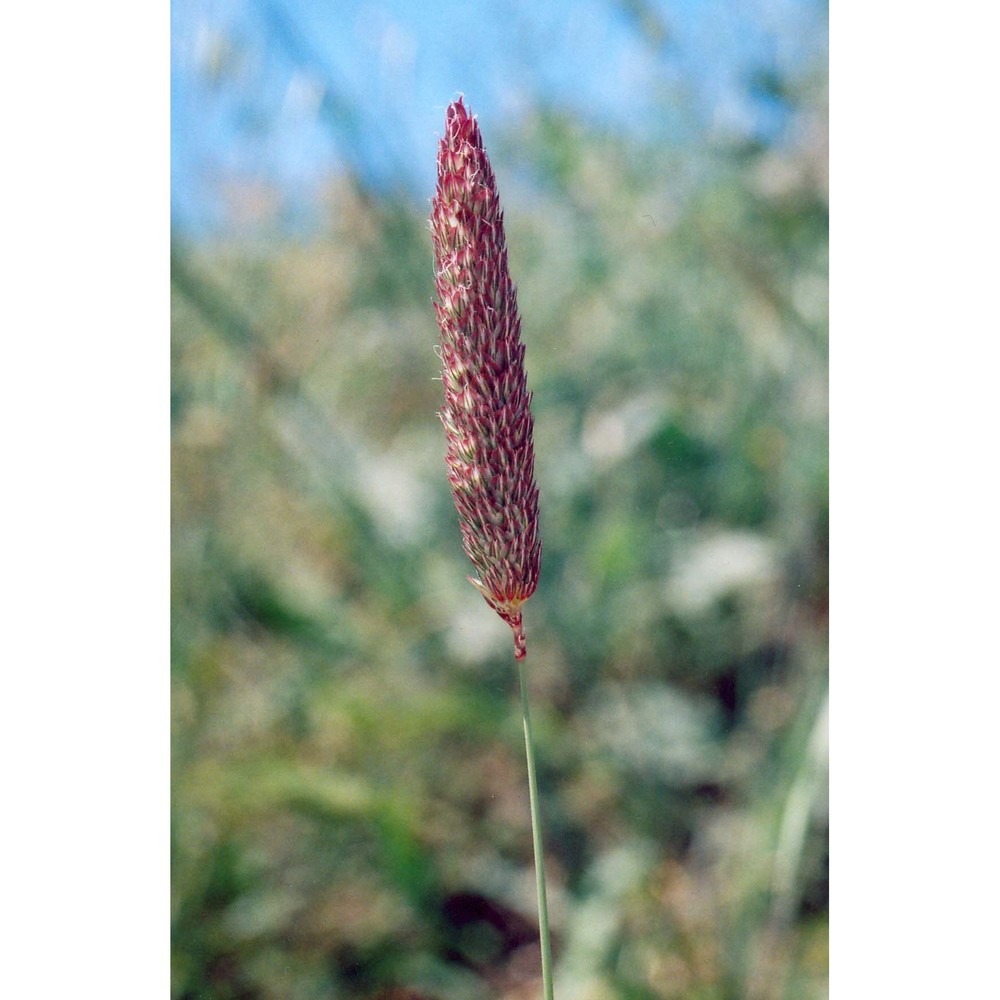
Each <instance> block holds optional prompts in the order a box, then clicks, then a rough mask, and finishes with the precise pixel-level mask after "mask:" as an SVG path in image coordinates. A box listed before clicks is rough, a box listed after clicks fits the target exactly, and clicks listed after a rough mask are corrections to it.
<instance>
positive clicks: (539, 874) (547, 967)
mask: <svg viewBox="0 0 1000 1000" xmlns="http://www.w3.org/2000/svg"><path fill="white" fill-rule="evenodd" d="M517 675H518V679H519V680H520V682H521V715H522V717H523V719H524V750H525V754H526V755H527V758H528V799H529V801H530V803H531V839H532V841H533V842H534V845H535V883H536V885H537V887H538V935H539V938H540V939H541V946H542V988H543V990H544V993H545V1000H552V945H551V944H550V942H549V906H548V903H547V902H546V899H545V856H544V854H543V852H542V819H541V816H540V815H539V812H538V779H537V778H536V777H535V741H534V737H533V736H532V735H531V713H530V712H529V711H528V680H527V677H526V676H525V673H524V660H523V659H521V660H518V661H517Z"/></svg>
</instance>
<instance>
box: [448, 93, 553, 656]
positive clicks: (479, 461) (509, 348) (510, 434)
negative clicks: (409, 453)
mask: <svg viewBox="0 0 1000 1000" xmlns="http://www.w3.org/2000/svg"><path fill="white" fill-rule="evenodd" d="M437 169H438V176H437V191H436V193H435V195H434V201H433V207H432V211H431V233H432V236H433V240H434V259H435V268H436V271H435V275H436V276H435V285H436V289H437V299H438V301H437V302H435V304H434V308H435V310H436V312H437V319H438V326H439V327H440V328H441V364H442V378H443V381H444V406H443V407H442V409H441V421H442V423H443V424H444V429H445V437H446V438H447V444H448V450H447V463H448V479H449V481H450V483H451V490H452V494H453V496H454V498H455V508H456V509H457V511H458V518H459V524H460V526H461V529H462V541H463V544H464V547H465V551H466V554H467V555H468V557H469V558H470V559H471V560H472V565H473V566H474V567H475V569H476V572H477V573H478V578H473V577H469V582H470V583H472V584H473V585H474V586H475V587H476V588H477V589H478V590H479V592H480V593H481V594H482V595H483V597H484V598H486V603H487V604H489V606H490V607H491V608H493V610H494V611H496V613H497V614H498V615H500V617H501V618H502V619H503V620H504V621H506V622H507V624H508V625H510V627H511V629H512V630H513V632H514V656H515V657H516V658H517V659H518V660H521V659H523V658H524V656H525V653H526V645H525V636H524V627H523V624H522V618H521V605H522V604H524V602H525V601H526V600H527V599H528V598H529V597H530V596H531V595H532V594H533V593H534V591H535V587H536V585H537V584H538V571H539V565H540V561H541V549H542V545H541V540H540V539H539V536H538V486H537V485H536V484H535V451H534V443H533V438H532V431H533V423H532V418H531V393H530V392H528V389H527V381H526V378H525V374H524V345H523V344H522V343H521V320H520V317H519V316H518V312H517V297H516V294H515V290H514V285H513V283H512V282H511V280H510V273H509V271H508V269H507V241H506V237H505V236H504V228H503V212H502V211H501V209H500V199H499V196H498V194H497V186H496V178H495V177H494V175H493V169H492V167H491V166H490V161H489V159H488V158H487V156H486V150H485V149H484V148H483V140H482V136H481V135H480V133H479V126H478V124H477V123H476V120H475V118H473V117H472V116H471V115H470V114H469V113H468V111H467V110H466V108H465V106H464V105H463V103H462V99H461V98H459V99H458V100H457V101H456V102H455V103H453V104H452V105H451V106H450V107H449V108H448V112H447V116H446V119H445V134H444V138H443V139H442V140H441V143H440V147H439V149H438V160H437Z"/></svg>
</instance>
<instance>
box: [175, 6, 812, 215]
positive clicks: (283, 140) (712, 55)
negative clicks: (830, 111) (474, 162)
mask: <svg viewBox="0 0 1000 1000" xmlns="http://www.w3.org/2000/svg"><path fill="white" fill-rule="evenodd" d="M643 8H645V9H646V11H647V12H649V13H650V14H651V17H650V16H648V15H647V17H646V20H645V22H643V21H642V17H641V14H640V15H637V14H636V11H637V10H639V11H641V10H642V9H643ZM171 17H172V103H171V116H172V153H171V160H172V176H173V194H172V208H173V216H174V221H175V224H176V225H177V227H178V228H179V229H181V230H186V231H190V232H204V231H211V230H213V229H219V228H221V227H224V226H225V224H226V222H227V218H228V215H227V211H228V210H227V208H226V203H225V200H224V198H223V197H222V194H221V192H223V191H224V190H225V188H226V186H227V185H228V184H230V183H231V182H232V181H233V180H234V179H235V180H237V181H239V182H240V183H243V184H251V185H252V184H253V183H257V182H259V183H260V184H261V185H262V186H272V187H274V188H275V189H277V190H278V191H280V192H281V193H282V196H283V197H284V198H285V200H286V201H287V202H288V203H289V205H290V206H291V210H292V214H293V215H294V213H295V211H299V212H300V213H303V212H304V213H306V214H308V212H309V210H310V205H311V204H313V201H314V199H315V197H316V195H317V192H318V191H319V190H320V189H321V187H322V185H323V184H324V183H325V182H326V180H327V179H328V178H329V177H330V175H331V174H334V173H336V172H338V171H339V170H342V169H344V168H345V167H350V168H353V169H355V170H356V171H358V172H359V173H360V174H361V176H362V177H363V178H364V179H365V181H366V183H368V184H370V185H371V186H372V187H374V188H383V189H386V188H388V189H392V188H396V189H399V188H402V189H403V190H405V191H408V192H410V193H412V194H413V195H414V197H419V198H420V201H421V204H422V203H423V201H424V200H425V198H426V197H427V194H428V193H429V192H430V191H431V189H432V187H433V169H434V152H435V143H436V137H437V135H438V134H439V133H440V130H441V127H442V125H441V123H442V121H443V113H444V108H445V106H446V105H447V103H448V102H449V101H450V100H452V99H453V98H454V97H455V96H456V95H457V94H458V93H459V92H462V93H464V94H465V95H466V99H467V103H468V104H469V105H470V107H471V108H472V109H473V111H474V112H475V113H476V114H477V115H479V117H480V119H481V120H482V121H483V122H484V127H488V129H491V130H492V129H496V130H499V129H501V128H504V127H507V126H510V125H511V124H514V123H516V122H517V120H518V119H519V118H520V117H521V116H523V115H524V114H525V113H527V112H528V111H529V110H530V109H531V108H532V107H534V106H535V105H536V104H537V103H538V101H539V99H540V98H544V100H545V101H546V102H547V103H548V104H550V105H555V106H557V107H561V108H565V109H567V110H570V111H572V112H574V113H576V114H578V115H580V116H581V117H583V118H584V119H585V120H588V121H592V122H595V123H600V124H604V125H612V126H614V127H620V128H622V129H626V130H629V131H632V132H635V133H640V134H641V133H647V134H654V135H655V134H657V133H659V134H661V135H663V136H665V137H674V138H677V137H679V135H680V134H682V133H685V132H687V133H688V134H702V135H712V134H730V135H762V136H764V137H766V138H773V137H774V136H775V135H776V134H777V133H778V132H780V125H781V121H780V117H777V116H776V114H777V113H776V108H775V107H772V106H769V105H768V102H767V100H766V99H765V98H762V97H760V96H759V95H756V96H755V95H754V94H752V93H751V92H750V90H749V89H748V87H747V78H748V75H749V74H750V73H751V72H752V71H754V70H757V71H761V70H763V71H767V70H769V69H773V70H778V71H779V72H780V71H785V70H793V71H794V69H795V68H796V67H798V66H801V65H804V64H807V63H808V62H809V61H810V60H815V59H816V58H817V57H818V58H822V56H823V53H824V52H825V6H824V5H822V4H821V3H817V2H816V0H648V2H646V3H641V2H636V0H618V2H609V0H580V2H569V0H556V2H552V3H537V2H536V3H528V2H517V0H506V2H497V3H441V2H438V3H433V2H431V3H428V2H421V0H382V2H362V0H343V2H337V0H325V2H324V0H173V6H172V12H171ZM643 23H645V24H646V25H647V26H648V25H650V24H652V25H653V29H652V31H651V32H650V31H648V30H647V31H646V32H645V33H644V30H643ZM661 29H662V34H661V33H660V32H661ZM667 109H674V112H675V113H668V110H667ZM487 122H488V123H489V124H488V126H486V123H487Z"/></svg>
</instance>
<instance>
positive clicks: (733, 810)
mask: <svg viewBox="0 0 1000 1000" xmlns="http://www.w3.org/2000/svg"><path fill="white" fill-rule="evenodd" d="M619 6H622V7H627V8H634V9H636V10H640V13H641V11H642V10H645V11H646V13H647V19H646V20H645V21H643V20H642V18H637V19H636V21H635V23H636V24H637V25H638V27H637V28H636V37H637V39H638V41H639V44H646V45H648V46H649V47H650V51H651V52H652V53H653V55H654V56H655V57H656V58H661V55H660V52H661V49H660V46H661V45H662V44H663V38H662V36H661V34H658V33H657V32H656V31H655V30H653V28H654V27H655V23H654V22H650V21H649V17H651V16H652V15H651V14H650V11H651V10H653V9H654V8H651V7H650V8H646V7H644V6H642V5H619ZM667 23H669V21H668V22H667ZM651 24H652V25H653V27H651V26H650V25H651ZM177 45H180V41H179V40H178V39H177V38H176V37H175V46H177ZM251 49H252V46H251ZM662 59H663V60H664V64H665V65H666V62H667V59H668V57H667V56H666V55H663V56H662ZM175 72H176V69H175ZM744 82H745V86H746V87H747V88H748V89H752V88H755V87H756V88H758V89H759V88H761V87H764V88H765V89H766V90H767V93H768V95H769V97H770V98H771V99H773V100H774V101H776V102H778V103H779V104H780V105H781V107H782V108H783V109H784V112H785V118H784V124H783V125H782V127H781V128H780V129H779V130H777V131H776V132H774V133H773V134H771V135H769V136H767V137H765V138H762V137H761V136H756V135H752V134H751V135H747V134H745V133H739V132H738V131H736V132H734V131H728V132H727V131H725V130H723V131H722V132H721V133H720V132H719V131H718V130H712V129H710V128H705V129H702V130H699V129H698V128H692V129H689V130H688V131H687V132H686V134H685V136H684V138H683V139H675V140H671V139H670V138H669V137H668V136H665V135H663V134H660V133H658V132H656V131H655V130H649V131H643V130H642V129H635V128H630V127H628V126H627V125H624V124H621V123H615V122H613V121H608V120H600V119H598V118H595V117H593V116H588V115H587V114H586V113H585V112H582V111H580V110H579V109H574V108H573V107H572V106H571V105H568V104H566V103H565V102H555V101H547V100H546V97H545V93H544V91H539V92H535V93H533V94H532V95H531V96H532V99H531V101H530V102H529V103H527V104H524V105H521V106H519V110H518V111H517V113H516V114H508V115H503V116H500V115H499V114H498V115H497V119H496V121H493V120H490V119H489V118H488V117H487V116H486V114H485V112H484V111H483V110H482V108H481V107H480V106H479V105H478V104H477V94H476V93H475V92H473V91H472V90H471V89H470V90H467V91H466V101H467V103H468V105H469V106H470V107H471V109H472V110H473V112H476V113H478V114H479V117H480V124H481V127H482V130H483V133H484V138H485V141H486V145H487V149H488V151H489V153H490V156H491V158H492V161H493V165H494V168H495V170H496V173H497V177H498V182H499V185H500V192H501V197H502V199H503V203H504V206H505V212H506V222H507V230H508V240H509V250H510V261H511V270H512V274H513V277H514V280H515V281H516V282H517V284H518V293H519V302H520V306H521V312H522V319H523V331H524V340H525V343H526V349H527V368H528V380H529V385H530V387H531V389H532V390H533V392H534V403H533V411H534V416H535V427H536V439H535V447H536V459H537V474H538V480H539V486H540V489H541V527H542V538H543V554H542V576H541V582H540V585H539V588H538V591H537V593H536V594H535V596H534V597H533V598H532V599H531V601H530V602H529V603H528V604H527V606H526V616H525V617H526V627H527V635H528V648H529V658H528V663H529V668H530V669H529V675H530V680H531V685H532V687H531V696H532V706H533V713H534V720H535V726H536V736H537V739H538V741H539V745H538V748H537V753H538V764H539V768H540V784H541V796H542V812H543V818H544V822H545V842H546V849H547V862H548V876H549V900H550V911H551V917H552V923H553V934H554V950H555V957H556V966H557V970H556V995H557V997H559V998H560V1000H661V998H691V1000H725V998H754V1000H756V998H759V1000H764V998H775V1000H776V998H798V997H801V998H815V997H824V996H826V994H827V959H828V950H827V913H828V893H827V870H828V861H827V842H828V838H827V810H826V749H827V741H826V692H827V174H826V162H827V152H826V77H825V58H820V59H813V60H811V61H808V62H806V63H805V64H803V65H802V66H801V67H800V68H799V69H798V70H797V71H796V72H794V73H791V72H789V73H787V74H786V75H783V76H782V75H774V74H771V75H770V76H765V77H761V75H760V74H758V75H756V76H754V77H752V78H748V79H746V80H745V81H744ZM218 86H222V84H219V82H218V79H217V78H216V79H213V82H212V87H218ZM225 86H227V87H229V88H235V89H236V90H237V91H239V89H240V87H241V86H243V87H244V88H245V87H246V81H245V80H244V81H243V83H242V84H241V83H240V79H239V78H238V77H237V78H236V79H235V81H234V80H229V81H228V83H225ZM462 86H463V83H462V80H460V79H455V80H454V81H453V82H451V83H450V84H449V85H448V89H446V90H444V91H443V92H442V93H441V94H440V98H439V102H438V103H439V106H438V107H437V108H434V109H432V110H433V113H434V115H435V117H440V123H439V124H438V125H436V128H437V131H438V133H439V132H440V130H441V129H442V128H443V121H444V118H443V109H444V106H445V105H446V104H447V102H448V101H449V100H451V99H452V98H453V97H454V96H455V94H456V93H457V91H458V90H459V89H461V88H462ZM210 89H211V88H210ZM245 96H246V95H245V94H244V97H245ZM657 100H660V101H662V102H663V105H664V112H663V113H664V115H667V114H668V113H670V114H676V113H678V106H679V105H678V101H679V98H678V97H677V94H676V93H675V92H674V91H665V92H664V94H663V95H661V96H660V97H659V98H657ZM487 104H488V102H487ZM680 113H681V116H682V117H683V116H684V113H685V108H684V107H683V102H681V104H680ZM317 115H319V116H320V127H323V126H322V115H321V108H320V109H319V110H318V111H317ZM389 125H390V127H391V122H390V123H389ZM331 128H332V126H331ZM176 134H177V124H176V122H175V143H176V142H177V139H176ZM338 141H340V142H343V136H342V135H340V136H339V139H338ZM434 150H435V136H434V135H433V134H430V135H428V136H427V137H426V143H425V146H422V147H421V148H420V150H419V151H414V152H413V155H414V156H415V157H416V156H417V155H418V153H419V156H421V157H425V158H427V157H429V161H430V162H429V163H428V164H427V167H428V169H429V170H432V169H433V156H434ZM176 183H177V182H176V181H175V185H176ZM240 190H241V191H242V192H243V195H244V197H243V198H242V200H239V199H237V201H236V202H234V204H235V203H237V202H238V206H237V208H231V212H230V215H229V216H227V217H226V219H225V222H224V224H221V225H215V226H213V227H211V228H200V229H199V228H198V227H194V226H192V227H186V226H184V225H181V224H179V223H176V224H175V227H174V242H173V248H172V279H171V280H172V324H173V347H172V351H173V356H172V372H173V380H172V424H173V451H172V479H173V499H172V524H173V529H172V549H173V657H172V659H173V733H172V758H173V801H172V808H173V826H172V860H173V866H172V880H173V911H172V921H173V956H174V958H173V996H174V997H175V998H179V1000H195V998H199V1000H235V998H241V1000H243V998H246V1000H250V998H253V1000H257V998H260V1000H265V998H266V1000H272V998H273V1000H278V998H288V1000H307V998H308V1000H312V998H317V1000H318V998H358V1000H459V998H462V1000H490V998H504V1000H515V998H523V1000H527V998H529V997H537V996H538V995H539V981H538V976H539V965H538V950H537V917H536V911H535V895H534V892H535V890H534V875H533V867H532V850H531V831H530V824H529V816H528V803H527V785H526V775H525V766H524V746H523V736H522V731H521V723H520V714H519V703H518V695H517V685H516V674H515V671H514V665H513V659H512V649H511V637H510V632H509V629H508V628H507V626H505V625H504V624H503V623H502V622H501V621H500V619H499V618H497V616H496V615H495V614H494V613H493V612H492V611H491V610H490V609H489V608H488V607H487V606H486V604H485V603H484V602H483V600H482V599H481V598H480V597H479V596H478V594H477V593H476V592H475V591H474V589H473V588H472V587H471V586H469V584H468V583H467V582H466V580H465V577H466V574H467V573H468V572H469V567H468V565H467V563H466V559H465V556H464V554H463V552H462V548H461V542H460V537H459V532H458V526H457V519H456V515H455V512H454V509H453V507H452V504H451V498H450V495H449V491H448V487H447V481H446V477H445V468H444V457H443V456H444V439H443V433H442V429H441V426H440V423H439V421H438V419H437V416H436V411H437V408H438V406H439V400H440V394H441V386H440V382H439V381H437V380H436V379H437V378H438V368H439V366H438V361H437V359H436V357H435V354H434V345H435V343H436V339H437V330H436V326H435V321H434V314H433V310H432V308H431V304H430V303H431V297H432V295H433V281H432V266H433V265H432V258H431V247H430V236H429V233H428V231H427V223H426V216H427V211H428V200H429V198H430V195H431V193H432V191H431V190H430V189H427V190H425V191H415V190H414V189H413V188H412V187H410V188H408V187H407V186H406V185H405V184H402V183H401V184H380V183H375V182H373V180H372V177H371V176H369V175H367V174H366V173H365V171H364V170H363V169H362V168H360V167H357V166H355V167H351V166H350V165H347V166H340V167H338V168H337V169H336V170H331V171H329V173H328V175H327V176H326V177H325V178H323V180H322V182H321V183H319V184H318V185H317V188H316V190H317V198H316V201H315V205H314V209H313V211H312V214H311V215H310V219H311V222H310V224H309V225H308V226H306V227H303V226H302V225H300V224H296V225H295V226H288V225H285V224H283V221H282V216H281V212H280V210H278V209H275V208H274V206H280V205H281V203H282V197H283V196H282V184H281V181H280V180H273V181H271V182H266V181H264V180H260V179H257V180H256V181H255V183H254V186H253V198H252V199H251V200H252V205H251V208H250V209H248V208H247V205H248V201H247V197H248V196H247V195H246V185H245V184H244V185H243V186H242V187H241V188H240ZM248 219H249V221H248Z"/></svg>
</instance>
